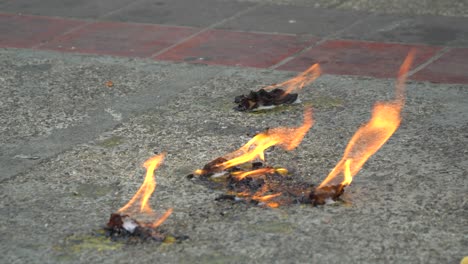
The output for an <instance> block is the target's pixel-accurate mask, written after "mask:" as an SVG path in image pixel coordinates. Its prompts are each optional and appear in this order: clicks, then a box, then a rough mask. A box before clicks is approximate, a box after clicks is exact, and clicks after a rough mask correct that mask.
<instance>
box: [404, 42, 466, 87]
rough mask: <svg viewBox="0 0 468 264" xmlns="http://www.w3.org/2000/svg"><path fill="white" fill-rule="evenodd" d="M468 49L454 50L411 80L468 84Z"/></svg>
mask: <svg viewBox="0 0 468 264" xmlns="http://www.w3.org/2000/svg"><path fill="white" fill-rule="evenodd" d="M467 61H468V48H460V49H453V50H450V51H449V52H447V53H446V54H444V55H443V56H442V57H440V58H439V59H438V60H436V61H434V62H433V63H431V64H429V65H428V66H427V67H425V68H424V69H422V70H421V71H419V72H417V73H416V74H414V75H413V76H411V77H410V79H413V80H419V81H431V82H436V83H463V84H468V64H467Z"/></svg>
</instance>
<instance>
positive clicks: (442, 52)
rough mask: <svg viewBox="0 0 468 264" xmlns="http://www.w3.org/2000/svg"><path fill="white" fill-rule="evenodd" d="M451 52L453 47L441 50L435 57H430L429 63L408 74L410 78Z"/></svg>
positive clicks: (420, 65)
mask: <svg viewBox="0 0 468 264" xmlns="http://www.w3.org/2000/svg"><path fill="white" fill-rule="evenodd" d="M450 50H452V48H451V47H443V48H442V49H441V50H439V51H438V52H437V53H436V54H434V56H432V57H430V58H429V59H427V61H425V62H423V63H421V64H419V65H418V66H417V67H416V68H414V69H413V70H411V71H410V72H409V73H408V77H410V76H412V75H414V74H415V73H417V72H419V71H421V70H422V69H424V68H426V67H427V66H428V65H429V64H431V63H433V62H434V61H436V60H438V59H440V58H441V57H442V56H444V55H445V54H446V53H447V52H449V51H450Z"/></svg>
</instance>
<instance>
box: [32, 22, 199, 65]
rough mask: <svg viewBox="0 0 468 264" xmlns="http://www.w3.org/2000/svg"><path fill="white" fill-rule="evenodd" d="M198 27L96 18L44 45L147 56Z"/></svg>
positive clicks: (65, 48) (65, 49) (68, 50)
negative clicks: (120, 21) (107, 20)
mask: <svg viewBox="0 0 468 264" xmlns="http://www.w3.org/2000/svg"><path fill="white" fill-rule="evenodd" d="M197 30H198V29H194V28H185V27H168V26H158V25H143V24H128V23H115V22H97V23H93V24H90V25H88V26H86V27H83V28H81V29H79V30H77V31H74V32H73V33H71V34H67V35H64V36H62V37H60V38H58V39H55V40H54V41H52V42H50V43H48V44H47V45H45V46H43V47H41V48H44V49H52V50H59V51H67V52H82V53H93V54H107V55H117V56H130V57H148V56H150V55H151V54H152V53H154V52H157V51H159V50H161V49H164V48H166V47H169V46H170V45H173V44H174V43H176V42H178V41H180V40H181V39H183V38H186V37H188V36H190V35H191V34H193V33H195V32H196V31H197Z"/></svg>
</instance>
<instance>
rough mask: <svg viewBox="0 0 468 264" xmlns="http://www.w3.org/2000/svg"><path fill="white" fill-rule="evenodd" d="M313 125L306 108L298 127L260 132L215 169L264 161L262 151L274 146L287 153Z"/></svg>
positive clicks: (308, 109) (309, 109) (310, 114)
mask: <svg viewBox="0 0 468 264" xmlns="http://www.w3.org/2000/svg"><path fill="white" fill-rule="evenodd" d="M313 123H314V121H313V119H312V108H311V107H307V108H306V109H305V110H304V121H303V123H302V125H301V126H300V127H296V128H288V127H278V128H273V129H269V130H267V131H265V132H262V133H260V134H258V135H256V136H255V137H253V138H252V139H251V140H250V141H249V142H247V144H245V145H244V146H242V147H241V148H240V149H238V150H237V151H234V152H232V153H230V154H228V155H226V157H233V158H232V159H230V160H227V161H225V162H223V163H221V164H218V165H217V167H219V168H220V169H223V170H224V169H228V168H231V167H234V166H237V165H240V164H243V163H246V162H249V161H252V160H255V159H257V158H259V159H261V160H265V154H264V151H265V150H266V149H268V148H269V147H272V146H276V145H277V146H279V147H281V148H283V149H285V150H287V151H291V150H293V149H295V148H296V147H297V146H298V145H299V144H300V143H301V141H302V139H303V138H304V136H305V135H306V133H307V131H309V129H310V128H311V127H312V125H313Z"/></svg>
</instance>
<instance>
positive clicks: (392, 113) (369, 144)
mask: <svg viewBox="0 0 468 264" xmlns="http://www.w3.org/2000/svg"><path fill="white" fill-rule="evenodd" d="M413 57H414V51H413V50H411V51H410V52H409V54H408V56H407V57H406V59H405V61H404V62H403V64H402V66H401V67H400V71H399V73H398V80H397V83H396V87H395V93H396V95H395V97H396V98H395V99H394V100H393V101H389V102H377V103H376V104H375V106H374V108H373V110H372V117H371V119H370V120H369V122H367V123H366V124H364V125H362V126H361V127H360V128H359V129H358V130H357V131H356V133H355V134H354V136H353V137H352V138H351V140H350V141H349V143H348V146H347V147H346V149H345V152H344V155H343V158H342V159H341V160H340V161H339V162H338V164H337V165H336V166H335V168H334V169H333V170H332V171H331V172H330V174H328V176H327V178H325V180H324V181H323V182H322V183H321V184H320V185H319V186H318V188H319V189H320V188H322V187H325V186H329V185H337V184H341V185H343V186H347V185H349V184H350V183H351V181H352V177H354V176H355V175H356V174H357V173H358V172H359V170H360V169H361V168H362V166H363V165H364V163H366V161H367V160H368V159H369V157H371V156H372V155H373V154H374V153H375V152H377V150H379V149H380V148H381V147H382V145H383V144H385V142H386V141H387V140H388V139H389V138H390V137H391V136H392V134H393V133H394V132H395V131H396V130H397V128H398V126H399V125H400V122H401V116H400V112H401V109H402V108H403V106H404V104H405V82H406V78H407V73H408V71H409V69H410V67H411V64H412V62H413Z"/></svg>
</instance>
